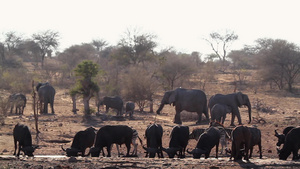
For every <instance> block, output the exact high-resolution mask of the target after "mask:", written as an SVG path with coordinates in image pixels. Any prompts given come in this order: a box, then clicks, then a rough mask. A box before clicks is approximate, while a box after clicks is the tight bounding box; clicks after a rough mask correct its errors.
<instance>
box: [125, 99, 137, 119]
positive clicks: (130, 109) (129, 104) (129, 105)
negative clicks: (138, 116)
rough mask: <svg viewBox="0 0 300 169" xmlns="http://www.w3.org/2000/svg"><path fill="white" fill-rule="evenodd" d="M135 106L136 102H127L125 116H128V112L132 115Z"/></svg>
mask: <svg viewBox="0 0 300 169" xmlns="http://www.w3.org/2000/svg"><path fill="white" fill-rule="evenodd" d="M134 108H135V105H134V102H127V103H126V106H125V111H126V114H125V116H127V114H129V117H132V116H133V112H134Z"/></svg>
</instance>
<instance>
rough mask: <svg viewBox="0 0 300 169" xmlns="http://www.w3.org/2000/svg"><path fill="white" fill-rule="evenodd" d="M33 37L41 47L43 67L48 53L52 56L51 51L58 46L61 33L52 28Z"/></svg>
mask: <svg viewBox="0 0 300 169" xmlns="http://www.w3.org/2000/svg"><path fill="white" fill-rule="evenodd" d="M32 39H33V40H34V42H36V43H37V44H38V45H39V47H40V54H41V58H42V61H41V62H42V68H43V67H44V59H45V56H46V54H48V56H49V57H51V52H52V51H53V50H55V49H56V48H57V47H58V44H59V42H58V39H59V33H58V32H54V31H51V30H47V31H44V32H40V33H35V34H33V35H32Z"/></svg>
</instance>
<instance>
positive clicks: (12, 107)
mask: <svg viewBox="0 0 300 169" xmlns="http://www.w3.org/2000/svg"><path fill="white" fill-rule="evenodd" d="M13 109H14V106H11V107H10V114H12V111H13Z"/></svg>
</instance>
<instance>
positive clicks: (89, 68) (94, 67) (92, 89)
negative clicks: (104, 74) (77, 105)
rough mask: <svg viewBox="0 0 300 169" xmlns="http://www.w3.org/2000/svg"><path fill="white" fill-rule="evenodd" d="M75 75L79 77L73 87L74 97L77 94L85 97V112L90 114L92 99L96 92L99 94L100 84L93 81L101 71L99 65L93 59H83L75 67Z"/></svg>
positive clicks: (72, 94)
mask: <svg viewBox="0 0 300 169" xmlns="http://www.w3.org/2000/svg"><path fill="white" fill-rule="evenodd" d="M74 72H75V75H76V76H77V77H78V79H77V80H76V84H75V87H74V88H72V89H71V92H70V93H71V96H72V98H74V97H75V95H76V94H80V95H82V97H83V105H84V113H85V115H89V114H90V113H91V112H90V105H89V101H90V99H91V98H92V97H93V96H94V95H95V94H96V95H98V92H99V86H98V85H97V84H96V83H95V82H94V81H93V79H92V78H93V77H95V76H97V74H98V73H99V66H98V64H96V63H93V62H92V61H88V60H85V61H82V62H81V63H80V64H78V65H77V67H76V68H75V69H74Z"/></svg>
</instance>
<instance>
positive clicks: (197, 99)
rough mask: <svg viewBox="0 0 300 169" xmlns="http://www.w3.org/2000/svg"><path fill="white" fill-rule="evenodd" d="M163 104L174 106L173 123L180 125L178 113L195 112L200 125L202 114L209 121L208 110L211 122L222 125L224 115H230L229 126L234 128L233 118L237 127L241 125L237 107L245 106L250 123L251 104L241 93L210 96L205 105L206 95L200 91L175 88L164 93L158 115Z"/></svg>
mask: <svg viewBox="0 0 300 169" xmlns="http://www.w3.org/2000/svg"><path fill="white" fill-rule="evenodd" d="M165 104H170V105H171V104H172V105H173V106H175V111H176V113H175V118H174V123H177V124H182V121H181V118H180V113H181V112H182V111H183V110H185V111H188V112H197V114H198V121H197V124H199V123H201V119H202V113H203V114H204V115H205V117H206V120H209V115H208V108H209V109H210V114H211V121H218V122H220V123H222V124H224V121H225V118H226V114H227V113H230V112H231V114H232V118H231V124H230V125H231V126H234V120H235V117H237V119H238V122H239V125H241V124H242V120H241V114H240V111H239V107H242V106H247V108H248V113H249V123H250V122H251V103H250V100H249V98H248V96H247V95H246V94H243V93H241V92H237V93H232V94H227V95H223V94H216V95H213V96H211V98H210V99H209V101H208V103H207V98H206V94H205V93H204V92H203V91H201V90H196V89H184V88H177V89H175V90H171V91H167V92H165V94H164V96H163V98H162V100H161V104H160V106H159V108H158V110H157V114H160V112H161V110H162V109H163V107H164V105H165Z"/></svg>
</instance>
